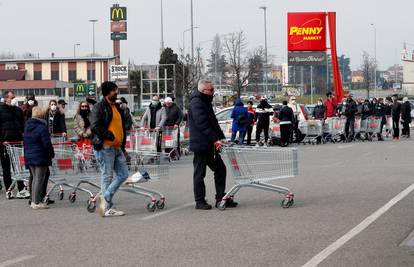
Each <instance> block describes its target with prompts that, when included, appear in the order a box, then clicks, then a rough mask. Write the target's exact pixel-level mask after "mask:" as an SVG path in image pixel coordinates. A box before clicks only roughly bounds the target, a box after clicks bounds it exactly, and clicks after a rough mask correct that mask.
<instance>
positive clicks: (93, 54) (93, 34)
mask: <svg viewBox="0 0 414 267" xmlns="http://www.w3.org/2000/svg"><path fill="white" fill-rule="evenodd" d="M97 21H98V20H97V19H90V20H89V22H92V56H95V23H96V22H97Z"/></svg>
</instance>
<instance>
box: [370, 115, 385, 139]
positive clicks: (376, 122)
mask: <svg viewBox="0 0 414 267" xmlns="http://www.w3.org/2000/svg"><path fill="white" fill-rule="evenodd" d="M381 121H382V118H381V117H374V116H370V117H368V120H367V133H368V138H369V140H370V141H372V139H373V138H374V137H378V134H379V133H380V132H381Z"/></svg>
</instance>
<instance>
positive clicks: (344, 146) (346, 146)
mask: <svg viewBox="0 0 414 267" xmlns="http://www.w3.org/2000/svg"><path fill="white" fill-rule="evenodd" d="M353 146H354V145H339V146H338V149H345V148H351V147H353Z"/></svg>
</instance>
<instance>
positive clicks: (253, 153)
mask: <svg viewBox="0 0 414 267" xmlns="http://www.w3.org/2000/svg"><path fill="white" fill-rule="evenodd" d="M223 151H224V152H225V154H226V155H227V159H228V162H229V165H230V168H231V170H232V173H233V176H234V182H235V185H234V186H233V187H232V188H231V189H230V190H229V191H228V192H227V194H226V195H225V196H224V197H223V199H222V201H221V202H220V204H219V209H221V210H224V209H225V207H226V201H227V200H228V199H232V198H233V197H234V195H235V194H236V193H237V192H238V191H239V190H240V189H241V188H243V187H253V188H258V189H262V190H267V191H272V192H277V193H280V194H283V195H284V199H283V200H282V202H281V206H282V207H283V208H289V207H291V206H292V205H293V202H294V201H293V197H294V195H293V193H292V192H291V191H290V190H289V189H288V188H285V187H281V186H276V185H272V184H269V183H267V182H268V181H272V180H276V179H282V178H290V177H294V176H297V175H298V151H297V148H266V149H263V148H255V147H236V146H234V147H225V148H224V149H223Z"/></svg>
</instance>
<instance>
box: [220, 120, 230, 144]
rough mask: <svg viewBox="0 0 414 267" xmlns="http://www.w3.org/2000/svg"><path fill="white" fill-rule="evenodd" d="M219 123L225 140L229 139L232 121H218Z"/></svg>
mask: <svg viewBox="0 0 414 267" xmlns="http://www.w3.org/2000/svg"><path fill="white" fill-rule="evenodd" d="M219 125H220V128H221V130H222V131H223V133H224V136H225V137H226V140H230V139H231V134H232V122H231V121H226V122H222V123H219Z"/></svg>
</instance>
